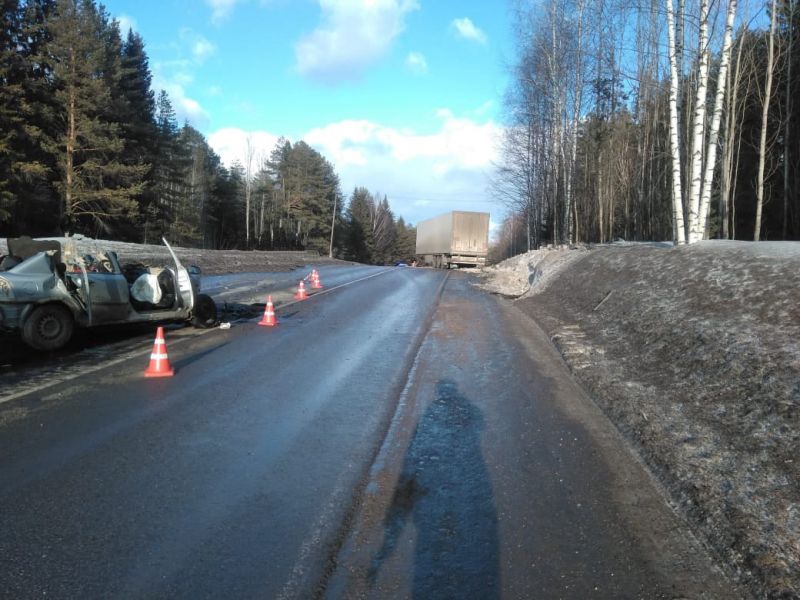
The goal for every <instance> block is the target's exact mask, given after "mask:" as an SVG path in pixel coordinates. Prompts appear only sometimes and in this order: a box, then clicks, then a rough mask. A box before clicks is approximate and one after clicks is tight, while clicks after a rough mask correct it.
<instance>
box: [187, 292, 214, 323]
mask: <svg viewBox="0 0 800 600" xmlns="http://www.w3.org/2000/svg"><path fill="white" fill-rule="evenodd" d="M216 324H217V305H216V304H215V302H214V299H213V298H211V296H208V295H206V294H197V296H196V297H195V299H194V311H193V313H192V325H194V326H195V327H199V328H200V329H208V328H209V327H214V325H216Z"/></svg>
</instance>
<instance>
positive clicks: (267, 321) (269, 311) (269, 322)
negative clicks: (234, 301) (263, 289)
mask: <svg viewBox="0 0 800 600" xmlns="http://www.w3.org/2000/svg"><path fill="white" fill-rule="evenodd" d="M258 324H259V325H264V326H265V327H275V325H277V324H278V320H277V319H276V318H275V309H274V308H273V306H272V296H267V305H266V306H265V307H264V316H263V317H261V320H260V321H259V322H258Z"/></svg>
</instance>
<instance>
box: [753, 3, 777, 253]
mask: <svg viewBox="0 0 800 600" xmlns="http://www.w3.org/2000/svg"><path fill="white" fill-rule="evenodd" d="M771 8H772V16H771V19H770V24H769V40H768V42H767V80H766V83H765V84H764V103H763V106H762V108H761V136H760V138H759V141H758V179H757V181H756V221H755V227H754V230H753V240H754V241H756V242H757V241H759V240H760V239H761V216H762V211H763V208H764V165H765V164H766V159H767V156H766V154H767V123H768V121H769V100H770V97H771V96H772V71H773V70H774V66H775V27H776V22H777V17H776V13H777V12H778V10H777V9H778V6H777V0H772V3H771Z"/></svg>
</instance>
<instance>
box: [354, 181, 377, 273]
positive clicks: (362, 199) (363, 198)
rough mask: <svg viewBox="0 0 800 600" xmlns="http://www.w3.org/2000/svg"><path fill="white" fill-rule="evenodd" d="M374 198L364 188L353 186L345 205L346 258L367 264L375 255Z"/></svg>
mask: <svg viewBox="0 0 800 600" xmlns="http://www.w3.org/2000/svg"><path fill="white" fill-rule="evenodd" d="M374 206H375V200H374V198H373V197H372V194H370V193H369V192H368V191H367V189H366V188H359V187H357V188H355V189H354V190H353V194H352V196H350V204H349V205H348V207H347V232H348V234H347V241H348V244H347V245H348V247H349V255H348V258H349V259H350V260H355V261H357V262H361V263H366V264H369V263H371V262H373V259H374V256H375V238H374V237H373V234H372V213H373V211H374Z"/></svg>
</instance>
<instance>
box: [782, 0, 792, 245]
mask: <svg viewBox="0 0 800 600" xmlns="http://www.w3.org/2000/svg"><path fill="white" fill-rule="evenodd" d="M787 37H788V39H789V41H788V47H787V48H786V117H785V119H786V120H785V121H784V124H783V127H784V129H783V145H784V150H783V235H782V237H783V239H784V240H785V239H787V233H788V229H789V195H790V190H789V187H790V184H789V155H790V152H788V151H787V148H786V146H788V144H789V143H790V142H789V138H790V136H791V131H792V128H791V123H792V62H794V60H793V59H794V57H793V55H792V53H793V50H794V0H789V31H788V33H787Z"/></svg>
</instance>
